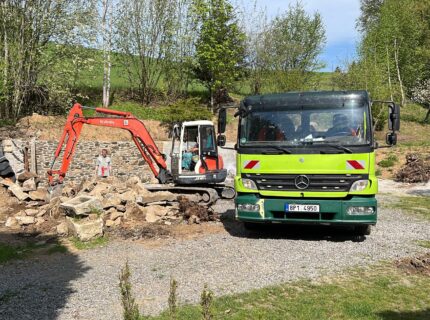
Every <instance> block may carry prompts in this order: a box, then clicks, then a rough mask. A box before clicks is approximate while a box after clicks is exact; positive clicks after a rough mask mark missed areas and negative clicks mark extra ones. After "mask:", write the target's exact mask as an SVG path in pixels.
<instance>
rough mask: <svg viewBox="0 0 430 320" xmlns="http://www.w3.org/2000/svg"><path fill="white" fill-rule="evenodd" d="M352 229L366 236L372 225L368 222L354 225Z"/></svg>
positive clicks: (357, 233)
mask: <svg viewBox="0 0 430 320" xmlns="http://www.w3.org/2000/svg"><path fill="white" fill-rule="evenodd" d="M354 231H355V234H356V235H360V236H368V235H370V233H371V232H372V227H371V226H370V224H366V225H360V226H355V227H354Z"/></svg>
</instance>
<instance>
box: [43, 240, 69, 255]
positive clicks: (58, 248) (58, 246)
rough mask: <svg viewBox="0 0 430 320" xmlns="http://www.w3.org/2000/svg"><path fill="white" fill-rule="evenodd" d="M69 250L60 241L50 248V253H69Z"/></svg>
mask: <svg viewBox="0 0 430 320" xmlns="http://www.w3.org/2000/svg"><path fill="white" fill-rule="evenodd" d="M67 252H68V250H67V248H66V247H65V246H63V245H61V244H59V243H56V244H55V245H54V246H52V247H50V248H49V249H48V254H54V253H67Z"/></svg>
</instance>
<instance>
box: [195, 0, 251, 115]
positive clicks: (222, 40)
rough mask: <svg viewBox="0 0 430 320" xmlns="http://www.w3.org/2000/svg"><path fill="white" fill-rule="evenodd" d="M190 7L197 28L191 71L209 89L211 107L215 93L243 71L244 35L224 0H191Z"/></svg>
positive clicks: (226, 87)
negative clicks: (192, 2) (192, 8)
mask: <svg viewBox="0 0 430 320" xmlns="http://www.w3.org/2000/svg"><path fill="white" fill-rule="evenodd" d="M193 7H194V12H195V16H196V27H197V30H198V35H197V37H198V38H197V41H196V45H195V48H196V56H195V59H196V61H195V68H194V72H195V75H196V77H197V79H198V80H200V81H201V82H202V83H203V84H204V85H205V86H206V88H207V89H208V90H209V94H210V104H211V107H212V109H214V108H215V99H214V97H215V95H216V94H217V93H219V92H220V91H222V90H225V89H229V88H230V87H231V85H232V83H233V81H235V80H238V79H239V78H240V77H241V76H242V74H243V66H244V61H245V38H246V36H245V33H244V32H243V31H242V30H241V28H240V27H239V23H238V20H237V17H236V15H235V13H234V10H233V6H232V5H231V4H230V3H229V2H228V1H227V0H195V1H194V5H193Z"/></svg>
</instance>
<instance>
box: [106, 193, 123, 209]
mask: <svg viewBox="0 0 430 320" xmlns="http://www.w3.org/2000/svg"><path fill="white" fill-rule="evenodd" d="M120 204H121V198H120V197H119V196H118V195H116V194H111V193H109V194H107V195H106V197H105V198H104V199H103V201H102V205H103V209H110V208H112V207H116V206H119V205H120Z"/></svg>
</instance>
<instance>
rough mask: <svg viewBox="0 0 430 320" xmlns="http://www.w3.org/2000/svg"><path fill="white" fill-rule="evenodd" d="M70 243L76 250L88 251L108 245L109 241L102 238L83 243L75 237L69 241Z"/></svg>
mask: <svg viewBox="0 0 430 320" xmlns="http://www.w3.org/2000/svg"><path fill="white" fill-rule="evenodd" d="M70 241H71V242H72V244H73V246H74V247H75V248H76V249H78V250H89V249H94V248H97V247H103V246H105V245H106V244H107V243H108V241H109V239H108V237H106V236H104V237H99V238H95V239H92V240H90V241H85V242H84V241H81V240H79V239H78V238H76V237H73V238H71V239H70Z"/></svg>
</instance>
